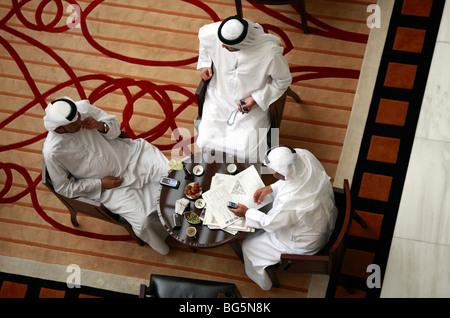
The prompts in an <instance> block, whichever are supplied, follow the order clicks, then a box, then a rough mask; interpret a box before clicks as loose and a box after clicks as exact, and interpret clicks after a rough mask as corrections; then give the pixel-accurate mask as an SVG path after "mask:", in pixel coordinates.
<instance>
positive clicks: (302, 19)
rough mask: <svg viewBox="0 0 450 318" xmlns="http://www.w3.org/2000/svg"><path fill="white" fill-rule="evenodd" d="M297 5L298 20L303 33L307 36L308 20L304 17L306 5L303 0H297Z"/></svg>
mask: <svg viewBox="0 0 450 318" xmlns="http://www.w3.org/2000/svg"><path fill="white" fill-rule="evenodd" d="M298 5H299V6H300V18H301V22H302V26H303V33H305V34H308V33H309V29H308V19H307V17H306V5H305V0H299V2H298Z"/></svg>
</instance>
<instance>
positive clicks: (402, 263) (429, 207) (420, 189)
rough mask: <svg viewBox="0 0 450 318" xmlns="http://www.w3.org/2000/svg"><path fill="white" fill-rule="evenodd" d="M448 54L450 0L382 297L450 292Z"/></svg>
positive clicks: (407, 177)
mask: <svg viewBox="0 0 450 318" xmlns="http://www.w3.org/2000/svg"><path fill="white" fill-rule="evenodd" d="M449 56H450V2H449V1H446V4H445V8H444V12H443V16H442V21H441V26H440V29H439V34H438V38H437V43H436V47H435V51H434V55H433V59H432V64H431V69H430V73H429V77H428V82H427V86H426V90H425V96H424V99H423V103H422V108H421V113H420V117H419V122H418V126H417V130H416V135H415V139H414V145H413V149H412V153H411V158H410V162H409V167H408V172H407V175H406V180H405V186H404V189H403V195H402V200H401V203H400V208H399V212H398V217H397V222H396V227H395V231H394V237H393V241H392V245H391V250H390V254H389V260H388V266H387V269H386V275H385V280H384V284H383V287H382V291H381V297H408V298H414V297H450V234H449V231H448V229H449V227H450V183H449V182H450V108H449V97H450V73H449V72H448V70H449V69H450V60H449Z"/></svg>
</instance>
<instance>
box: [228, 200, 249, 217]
mask: <svg viewBox="0 0 450 318" xmlns="http://www.w3.org/2000/svg"><path fill="white" fill-rule="evenodd" d="M237 205H238V207H237V208H236V209H232V208H228V210H230V211H231V212H233V213H234V214H236V215H237V216H240V217H244V216H245V213H246V212H247V210H248V208H247V207H246V206H245V205H243V204H240V203H238V204H237Z"/></svg>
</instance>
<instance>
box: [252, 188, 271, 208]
mask: <svg viewBox="0 0 450 318" xmlns="http://www.w3.org/2000/svg"><path fill="white" fill-rule="evenodd" d="M272 192H273V190H272V187H271V186H270V185H268V186H265V187H264V188H260V189H258V190H256V191H255V194H254V195H253V201H254V202H255V203H257V204H261V202H262V201H263V199H264V197H265V196H266V195H268V194H270V193H272Z"/></svg>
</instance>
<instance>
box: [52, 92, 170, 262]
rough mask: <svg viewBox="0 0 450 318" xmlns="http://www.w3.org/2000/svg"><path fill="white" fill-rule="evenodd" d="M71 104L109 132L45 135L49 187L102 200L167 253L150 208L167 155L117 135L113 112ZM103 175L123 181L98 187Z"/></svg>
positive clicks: (81, 103)
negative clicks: (109, 187) (105, 186)
mask: <svg viewBox="0 0 450 318" xmlns="http://www.w3.org/2000/svg"><path fill="white" fill-rule="evenodd" d="M76 104H77V108H78V112H79V113H80V116H81V120H83V119H85V118H87V117H89V116H91V117H93V118H94V119H96V120H97V121H103V122H105V123H106V124H107V125H108V127H109V131H108V133H106V134H102V133H100V132H99V131H97V130H95V129H94V130H87V129H81V130H80V131H78V132H76V133H66V134H57V133H55V132H53V131H50V132H49V133H48V136H47V138H46V140H45V143H44V147H43V155H44V160H45V163H46V165H47V169H48V172H49V174H50V177H51V179H52V181H53V185H54V188H55V191H56V192H57V193H59V194H61V195H64V196H66V197H69V198H74V197H79V196H81V197H86V198H89V199H92V200H96V201H99V202H101V203H103V204H104V205H105V207H106V208H108V209H109V210H110V211H111V212H113V213H116V214H119V215H121V216H122V217H123V218H125V219H126V220H127V221H128V222H129V223H130V224H131V226H132V228H133V231H134V232H135V233H136V235H137V236H138V237H139V238H141V239H142V240H143V241H145V242H147V243H148V244H149V245H150V246H151V247H152V248H153V249H154V250H156V251H158V252H159V253H161V254H167V253H168V252H169V247H168V245H167V244H166V243H165V242H164V239H165V237H166V236H167V232H166V231H165V230H164V228H163V227H162V225H161V223H160V221H159V218H158V215H157V212H156V203H157V193H158V189H159V180H160V177H161V176H163V175H165V174H167V166H168V160H167V158H166V157H165V156H164V155H163V154H162V153H161V152H160V151H159V150H158V149H157V148H156V147H155V146H153V145H151V144H150V143H148V142H147V141H145V140H143V139H137V140H132V139H130V138H117V137H118V136H119V134H120V126H119V123H118V121H117V118H116V117H115V116H112V115H109V114H107V113H105V112H104V111H102V110H101V109H99V108H97V107H95V106H92V105H90V104H89V101H87V100H83V101H79V102H76ZM107 176H114V177H123V178H124V180H123V182H122V184H121V185H120V186H119V187H116V188H113V189H102V186H101V178H103V177H107Z"/></svg>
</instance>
